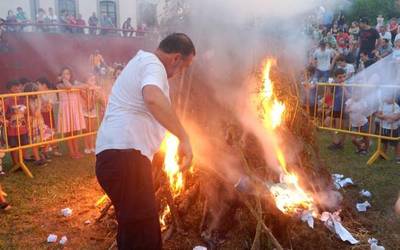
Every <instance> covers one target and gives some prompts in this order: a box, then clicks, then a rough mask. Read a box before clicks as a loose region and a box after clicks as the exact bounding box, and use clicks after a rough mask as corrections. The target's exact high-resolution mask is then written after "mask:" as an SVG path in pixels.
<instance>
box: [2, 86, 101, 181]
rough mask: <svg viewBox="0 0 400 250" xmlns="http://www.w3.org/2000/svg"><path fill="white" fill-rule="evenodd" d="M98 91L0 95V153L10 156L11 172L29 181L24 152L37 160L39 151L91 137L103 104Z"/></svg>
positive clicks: (89, 89) (90, 89)
mask: <svg viewBox="0 0 400 250" xmlns="http://www.w3.org/2000/svg"><path fill="white" fill-rule="evenodd" d="M98 90H99V89H98V88H87V89H71V90H48V91H37V92H22V93H15V94H4V95H0V140H1V149H0V152H2V153H8V152H11V154H12V158H13V161H14V164H15V166H14V168H13V171H14V170H16V169H18V168H21V169H22V170H23V171H24V173H25V174H26V175H27V176H29V177H31V178H32V177H33V175H32V173H31V171H30V170H29V168H28V166H27V165H26V164H25V162H24V151H25V150H27V149H32V153H33V155H34V156H35V157H37V156H38V154H39V152H40V150H45V149H46V147H49V145H54V144H57V143H59V142H63V141H71V140H74V139H78V138H82V137H89V136H92V137H93V136H94V135H95V134H96V133H97V128H98V126H99V124H100V121H101V119H102V116H103V113H104V112H103V111H104V108H102V107H104V106H105V102H106V100H105V96H103V95H102V94H101V92H100V91H98ZM91 139H92V140H94V138H91ZM17 154H18V155H17ZM16 155H17V156H16Z"/></svg>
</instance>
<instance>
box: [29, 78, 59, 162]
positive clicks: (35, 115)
mask: <svg viewBox="0 0 400 250" xmlns="http://www.w3.org/2000/svg"><path fill="white" fill-rule="evenodd" d="M37 91H39V87H38V85H37V84H36V83H28V84H26V85H25V87H24V92H37ZM28 101H29V104H28V108H29V121H28V122H29V128H30V137H31V139H32V143H41V142H45V141H47V140H48V139H50V138H51V136H52V131H51V130H50V129H49V128H48V127H47V126H46V124H45V123H44V120H43V116H42V112H41V110H42V103H41V99H40V97H39V96H37V95H30V96H29V97H28ZM43 148H44V146H41V147H40V146H35V147H33V148H32V153H33V157H34V160H35V162H34V164H35V165H36V166H44V165H46V164H47V161H48V158H47V157H46V154H45V152H43V151H41V150H42V149H43Z"/></svg>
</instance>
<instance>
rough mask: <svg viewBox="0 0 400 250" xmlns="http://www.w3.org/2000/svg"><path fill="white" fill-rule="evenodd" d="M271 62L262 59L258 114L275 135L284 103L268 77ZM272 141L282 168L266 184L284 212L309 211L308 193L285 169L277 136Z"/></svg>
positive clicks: (311, 204) (285, 165)
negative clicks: (277, 179) (278, 180)
mask: <svg viewBox="0 0 400 250" xmlns="http://www.w3.org/2000/svg"><path fill="white" fill-rule="evenodd" d="M275 63H276V62H275V60H273V59H268V60H267V61H266V63H265V66H264V70H263V77H262V80H263V86H262V88H261V91H260V93H259V96H258V98H259V102H260V103H261V107H262V109H261V110H260V113H261V114H260V115H261V118H262V121H263V125H264V128H265V129H266V130H268V131H269V132H270V133H271V134H272V136H274V137H276V136H277V135H278V134H277V132H276V130H277V128H279V126H280V125H281V124H282V118H283V115H284V113H285V109H286V108H285V104H284V103H282V102H280V101H279V100H278V99H277V97H276V96H275V94H274V86H273V82H272V80H271V78H270V72H271V67H272V66H273V65H274V64H275ZM272 142H273V144H274V145H273V146H274V151H275V154H276V158H277V160H278V162H279V166H280V168H281V170H282V175H281V183H279V184H271V185H268V187H269V190H270V192H271V193H272V195H273V197H274V199H275V204H276V206H277V208H278V209H279V210H280V211H282V212H283V213H285V214H295V213H303V212H304V211H313V210H314V200H313V198H312V196H311V195H310V194H308V193H307V192H306V191H305V190H304V189H303V188H302V187H301V186H300V183H299V179H298V176H297V175H296V174H295V173H293V172H290V171H289V170H288V168H287V163H286V159H285V156H284V154H283V151H282V149H281V148H280V146H279V145H278V143H277V140H272Z"/></svg>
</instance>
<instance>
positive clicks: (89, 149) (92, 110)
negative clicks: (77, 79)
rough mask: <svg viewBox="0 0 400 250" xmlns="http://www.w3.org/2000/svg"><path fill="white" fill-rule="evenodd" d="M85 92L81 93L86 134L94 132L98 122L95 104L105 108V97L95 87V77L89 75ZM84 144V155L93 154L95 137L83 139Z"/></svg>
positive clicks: (98, 88) (99, 89)
mask: <svg viewBox="0 0 400 250" xmlns="http://www.w3.org/2000/svg"><path fill="white" fill-rule="evenodd" d="M86 85H87V86H86V87H87V88H88V89H87V90H86V91H82V92H81V93H82V105H83V116H84V117H85V121H86V128H87V129H86V132H87V133H90V132H94V131H95V130H96V121H97V120H98V118H99V117H98V113H99V112H98V111H99V109H98V108H97V103H100V104H101V105H102V106H105V97H104V94H103V92H102V90H101V88H100V87H99V86H97V85H96V76H95V75H94V74H92V75H90V76H89V78H88V79H87V81H86ZM84 142H85V150H84V153H85V154H92V153H95V142H96V136H95V135H90V136H86V137H85V138H84Z"/></svg>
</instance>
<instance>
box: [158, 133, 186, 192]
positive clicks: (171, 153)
mask: <svg viewBox="0 0 400 250" xmlns="http://www.w3.org/2000/svg"><path fill="white" fill-rule="evenodd" d="M178 147H179V140H178V138H176V137H175V136H174V135H172V134H170V133H167V134H166V136H165V138H164V141H163V143H162V144H161V150H162V151H163V152H164V153H165V158H164V171H165V173H166V174H167V176H168V180H169V185H170V188H171V191H172V194H173V196H174V197H176V196H178V195H179V194H180V193H181V191H182V189H183V174H182V172H181V170H180V167H179V164H178Z"/></svg>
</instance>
